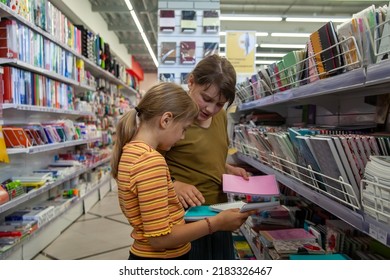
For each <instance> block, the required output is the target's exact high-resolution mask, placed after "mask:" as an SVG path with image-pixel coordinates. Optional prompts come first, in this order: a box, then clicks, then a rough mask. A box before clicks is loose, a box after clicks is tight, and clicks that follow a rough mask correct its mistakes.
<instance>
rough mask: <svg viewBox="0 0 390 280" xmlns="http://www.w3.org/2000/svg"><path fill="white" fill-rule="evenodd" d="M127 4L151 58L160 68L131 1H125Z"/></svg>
mask: <svg viewBox="0 0 390 280" xmlns="http://www.w3.org/2000/svg"><path fill="white" fill-rule="evenodd" d="M125 3H126V6H127V8H128V9H129V11H130V14H131V17H132V18H133V20H134V22H135V25H136V26H137V29H138V31H139V33H140V34H141V37H142V39H143V40H144V43H145V46H146V48H147V49H148V51H149V54H150V56H151V57H152V59H153V62H154V65H156V67H158V60H157V58H156V55H155V54H154V52H153V49H152V47H151V46H150V43H149V40H148V38H147V37H146V35H145V32H144V29H143V28H142V25H141V23H140V22H139V20H138V17H137V14H136V13H135V11H134V9H133V5H131V1H130V0H125Z"/></svg>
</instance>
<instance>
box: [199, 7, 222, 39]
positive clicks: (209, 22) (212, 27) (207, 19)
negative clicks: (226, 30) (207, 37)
mask: <svg viewBox="0 0 390 280" xmlns="http://www.w3.org/2000/svg"><path fill="white" fill-rule="evenodd" d="M203 32H205V33H217V32H219V15H218V11H216V10H209V11H203Z"/></svg>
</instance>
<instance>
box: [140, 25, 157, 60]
mask: <svg viewBox="0 0 390 280" xmlns="http://www.w3.org/2000/svg"><path fill="white" fill-rule="evenodd" d="M141 37H142V39H143V40H144V42H145V45H146V48H147V49H148V51H149V54H150V56H151V57H152V59H153V62H154V65H156V67H158V60H157V58H156V55H155V54H154V52H153V49H152V47H151V46H150V43H149V40H148V38H146V35H145V33H144V32H142V33H141Z"/></svg>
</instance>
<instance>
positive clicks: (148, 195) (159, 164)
mask: <svg viewBox="0 0 390 280" xmlns="http://www.w3.org/2000/svg"><path fill="white" fill-rule="evenodd" d="M117 183H118V197H119V204H120V207H121V209H122V212H123V213H124V215H125V216H126V218H127V220H128V221H129V223H130V225H131V226H132V227H133V232H132V233H131V237H132V238H133V239H134V243H133V245H132V246H131V248H130V251H131V252H132V253H133V254H135V255H137V256H140V257H146V258H166V259H169V258H176V257H180V256H182V255H184V254H186V253H187V252H189V250H190V249H191V244H190V243H186V244H182V245H180V246H178V247H177V248H170V249H162V250H160V249H155V248H153V247H152V246H151V245H150V243H149V242H148V239H147V238H148V237H153V236H161V235H165V234H169V233H170V232H171V229H172V227H173V226H174V225H176V224H184V223H185V222H184V219H183V216H184V209H183V207H182V205H181V204H180V202H179V200H178V197H177V195H176V192H175V190H174V188H173V184H172V180H171V177H170V174H169V169H168V166H167V164H166V162H165V159H164V157H163V156H162V155H161V154H160V153H159V152H158V151H156V150H155V149H153V148H152V147H150V146H149V145H147V144H146V143H144V142H141V141H131V142H130V143H128V144H126V145H125V146H124V147H123V151H122V156H121V159H120V162H119V167H118V180H117Z"/></svg>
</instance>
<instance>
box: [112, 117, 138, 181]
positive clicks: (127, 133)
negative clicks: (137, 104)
mask: <svg viewBox="0 0 390 280" xmlns="http://www.w3.org/2000/svg"><path fill="white" fill-rule="evenodd" d="M136 115H137V112H136V110H135V109H132V110H130V111H129V112H127V113H126V114H124V115H123V116H122V118H121V119H120V120H119V122H118V124H117V126H116V140H115V144H114V148H113V150H112V157H111V175H112V177H113V178H114V179H118V166H119V161H120V159H121V156H122V150H123V147H124V146H125V145H126V144H127V143H128V142H130V141H131V139H132V138H133V136H134V134H135V132H136V130H137V123H136Z"/></svg>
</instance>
